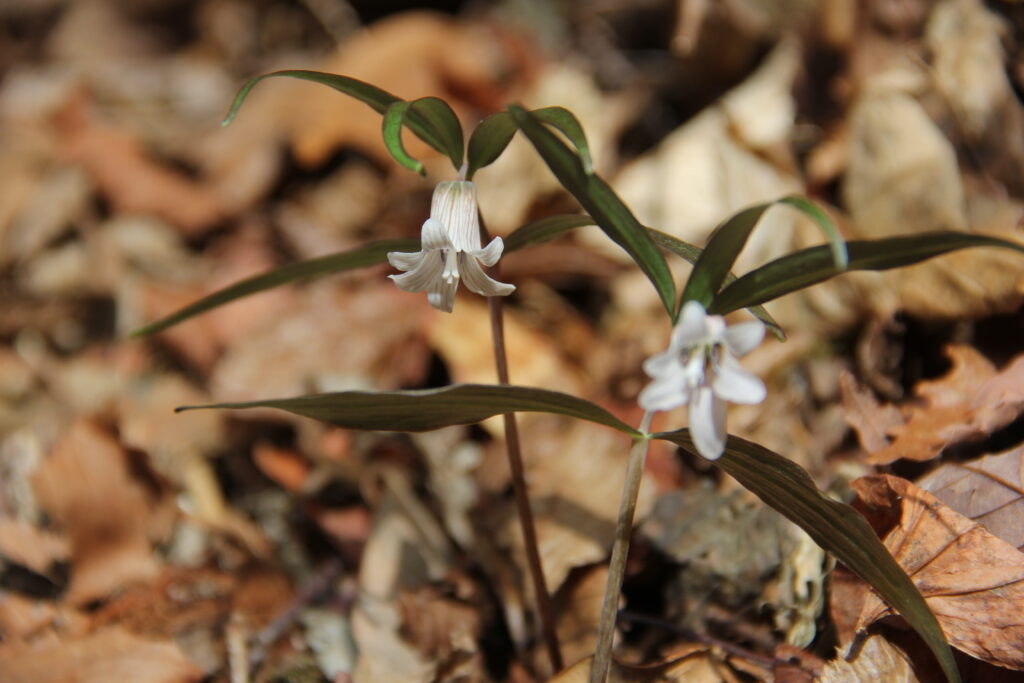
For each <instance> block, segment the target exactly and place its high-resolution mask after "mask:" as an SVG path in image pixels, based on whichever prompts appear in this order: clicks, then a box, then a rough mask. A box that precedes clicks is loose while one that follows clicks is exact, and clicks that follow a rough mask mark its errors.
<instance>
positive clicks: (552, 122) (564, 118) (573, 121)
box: [530, 107, 594, 174]
mask: <svg viewBox="0 0 1024 683" xmlns="http://www.w3.org/2000/svg"><path fill="white" fill-rule="evenodd" d="M530 113H531V114H533V116H534V118H537V119H539V120H540V121H541V122H543V123H546V124H548V125H549V126H551V127H552V128H555V129H557V130H558V131H559V132H560V133H561V134H562V135H564V136H565V137H566V138H568V140H569V142H571V143H572V145H573V147H575V148H576V151H577V152H578V153H579V155H580V161H581V162H582V163H583V171H584V173H587V174H590V173H593V172H594V160H593V158H592V157H591V156H590V145H589V144H588V143H587V135H586V133H584V132H583V126H581V125H580V122H579V119H577V118H576V115H575V114H573V113H572V112H571V111H569V110H568V109H566V108H565V107H544V108H542V109H534V110H533V111H531V112H530Z"/></svg>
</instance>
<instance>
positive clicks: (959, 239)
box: [709, 231, 1024, 313]
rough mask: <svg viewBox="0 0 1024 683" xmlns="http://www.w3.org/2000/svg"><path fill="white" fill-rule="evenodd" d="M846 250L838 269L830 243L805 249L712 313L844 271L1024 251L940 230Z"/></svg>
mask: <svg viewBox="0 0 1024 683" xmlns="http://www.w3.org/2000/svg"><path fill="white" fill-rule="evenodd" d="M846 247H847V251H848V253H849V257H850V263H849V266H848V267H847V268H846V269H840V268H837V267H836V265H835V263H834V260H833V257H832V252H831V250H830V248H829V247H828V246H827V245H823V246H816V247H809V248H807V249H802V250H800V251H798V252H795V253H792V254H789V255H787V256H783V257H781V258H778V259H776V260H774V261H771V262H769V263H766V264H765V265H763V266H761V267H760V268H757V269H755V270H752V271H750V272H749V273H747V274H745V275H743V276H742V277H740V278H738V279H737V280H736V281H735V282H733V283H732V284H730V285H728V286H727V287H725V288H724V289H723V290H722V291H721V292H720V293H719V294H718V296H717V297H716V298H715V301H714V304H713V305H712V306H711V308H710V309H709V310H710V311H711V312H714V313H728V312H729V311H734V310H736V309H738V308H746V307H749V306H754V305H757V304H762V303H764V302H766V301H771V300H772V299H775V298H777V297H780V296H782V295H784V294H789V293H790V292H795V291H797V290H799V289H803V288H805V287H809V286H810V285H813V284H817V283H819V282H823V281H825V280H828V279H829V278H832V277H834V276H836V275H839V274H840V273H843V272H847V271H851V270H889V269H891V268H899V267H902V266H909V265H913V264H915V263H920V262H921V261H925V260H927V259H930V258H934V257H935V256H941V255H942V254H946V253H948V252H951V251H957V250H959V249H967V248H970V247H1001V248H1006V249H1013V250H1015V251H1019V252H1021V253H1024V246H1021V245H1020V244H1017V243H1016V242H1011V241H1009V240H1004V239H1000V238H998V237H989V236H987V235H977V234H972V233H965V232H941V231H936V232H926V233H920V234H917V235H910V236H905V237H888V238H884V239H879V240H855V241H851V242H847V243H846Z"/></svg>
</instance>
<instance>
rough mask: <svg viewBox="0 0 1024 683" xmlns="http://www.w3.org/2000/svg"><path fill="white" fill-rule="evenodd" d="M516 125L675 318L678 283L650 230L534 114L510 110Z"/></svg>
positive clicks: (517, 109)
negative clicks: (645, 277) (635, 265)
mask: <svg viewBox="0 0 1024 683" xmlns="http://www.w3.org/2000/svg"><path fill="white" fill-rule="evenodd" d="M509 113H510V114H511V115H512V118H513V119H514V120H515V122H516V125H518V126H519V129H520V130H522V131H523V134H524V135H526V137H527V138H528V139H529V140H530V142H531V143H532V144H533V146H534V147H535V148H536V149H537V152H538V153H539V154H540V155H541V157H542V158H543V159H544V161H545V162H546V163H547V165H548V167H549V168H550V169H551V171H552V172H553V173H554V174H555V177H557V178H558V180H559V182H560V183H561V184H562V186H563V187H565V188H566V189H567V190H568V191H569V192H570V193H572V195H573V196H574V197H576V201H578V202H579V203H580V204H581V205H582V206H583V208H584V210H586V212H587V213H588V214H590V215H591V216H592V217H593V218H594V221H595V222H596V223H597V225H598V227H600V228H601V229H602V230H604V232H605V233H606V234H607V235H608V236H609V237H610V238H612V240H613V241H614V242H615V243H616V244H618V245H619V246H621V247H622V248H623V249H625V250H626V253H628V254H629V255H630V257H631V258H632V259H633V260H634V261H635V262H636V264H637V265H638V266H640V269H641V270H642V271H643V272H644V274H645V275H647V277H648V278H649V279H650V281H651V282H652V283H653V284H654V288H655V289H656V290H657V292H658V296H660V297H661V301H662V303H663V304H664V306H665V310H666V311H668V314H669V316H671V317H673V319H674V317H675V314H676V305H675V296H676V293H675V283H674V282H673V281H672V273H671V272H669V269H668V265H667V264H666V263H665V258H664V257H663V256H662V255H661V252H660V251H659V250H658V247H657V246H656V245H655V244H654V241H653V240H652V239H651V236H650V235H649V234H648V233H647V230H646V229H645V228H644V227H643V226H642V225H640V223H639V222H638V221H637V219H636V217H634V216H633V214H632V213H631V212H630V211H629V209H628V208H626V205H625V204H623V203H622V200H620V199H619V198H618V196H616V194H615V193H614V192H613V191H612V189H611V188H610V187H608V184H607V183H605V182H604V181H603V180H602V179H601V178H600V176H598V175H597V174H595V173H587V172H586V171H585V170H584V168H583V164H582V162H581V161H580V158H579V157H578V156H577V155H576V154H574V153H573V152H572V150H570V149H569V148H568V147H567V146H566V145H565V143H563V142H562V141H561V140H559V139H558V137H556V136H555V134H554V133H552V132H551V131H549V130H548V129H547V128H546V127H545V126H544V124H543V123H542V122H541V121H540V120H539V119H537V118H536V117H535V116H533V115H532V114H531V113H530V112H528V111H526V110H525V109H523V108H521V107H517V106H512V107H509Z"/></svg>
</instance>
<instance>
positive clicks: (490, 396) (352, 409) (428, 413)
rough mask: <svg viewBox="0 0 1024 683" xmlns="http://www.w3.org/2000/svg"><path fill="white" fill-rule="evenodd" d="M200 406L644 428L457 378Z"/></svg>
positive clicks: (371, 423) (361, 420)
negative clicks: (558, 420) (522, 416)
mask: <svg viewBox="0 0 1024 683" xmlns="http://www.w3.org/2000/svg"><path fill="white" fill-rule="evenodd" d="M197 408H278V409H280V410H285V411H288V412H289V413H294V414H295V415H301V416H303V417H310V418H313V419H314V420H320V421H321V422H329V423H330V424H333V425H336V426H338V427H344V428H346V429H368V430H374V431H388V432H423V431H427V430H431V429H439V428H441V427H448V426H451V425H461V424H473V423H475V422H480V421H481V420H485V419H487V418H489V417H493V416H494V415H503V414H505V413H518V412H528V413H554V414H557V415H568V416H569V417H575V418H577V419H580V420H588V421H590V422H596V423H597V424H602V425H605V426H607V427H611V428H612V429H617V430H619V431H620V432H623V433H625V434H629V435H630V436H633V437H639V436H640V432H638V431H637V430H635V429H633V428H632V427H630V426H629V425H628V424H626V423H625V422H623V421H622V420H620V419H618V418H617V417H615V416H614V415H612V414H611V413H609V412H608V411H607V410H605V409H604V408H602V407H601V406H599V405H597V404H594V403H591V402H590V401H585V400H583V399H582V398H577V397H575V396H570V395H569V394H562V393H559V392H557V391H548V390H547V389H535V388H533V387H519V386H508V385H489V384H456V385H453V386H448V387H442V388H440V389H420V390H410V391H341V392H336V393H331V394H315V395H312V396H300V397H297V398H283V399H269V400H266V401H247V402H245V403H215V404H212V405H203V406H184V407H181V408H178V410H179V411H180V410H195V409H197Z"/></svg>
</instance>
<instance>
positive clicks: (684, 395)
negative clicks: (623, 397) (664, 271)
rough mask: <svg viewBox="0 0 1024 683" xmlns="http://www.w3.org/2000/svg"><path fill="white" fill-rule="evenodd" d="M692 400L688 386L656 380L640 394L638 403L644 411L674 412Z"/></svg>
mask: <svg viewBox="0 0 1024 683" xmlns="http://www.w3.org/2000/svg"><path fill="white" fill-rule="evenodd" d="M689 398H690V393H689V390H688V389H687V387H686V385H685V384H683V383H681V382H677V381H672V379H671V378H668V379H662V378H659V379H656V380H654V381H653V382H651V383H650V384H648V385H647V386H646V387H644V389H643V391H641V392H640V396H639V397H637V402H638V403H639V404H640V407H641V408H643V409H644V410H672V409H673V408H675V407H677V406H681V405H683V404H684V403H686V402H687V401H688V400H689Z"/></svg>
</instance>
